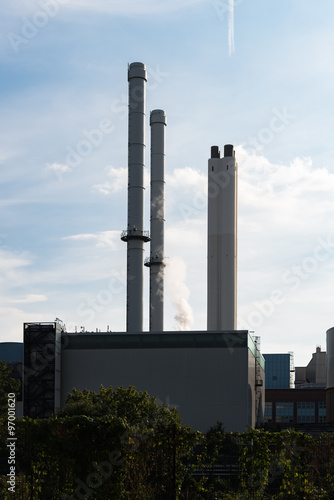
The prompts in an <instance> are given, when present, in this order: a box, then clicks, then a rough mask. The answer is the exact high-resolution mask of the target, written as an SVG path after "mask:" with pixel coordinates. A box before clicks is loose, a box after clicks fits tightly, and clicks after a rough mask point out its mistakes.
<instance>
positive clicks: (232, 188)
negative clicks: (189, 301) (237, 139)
mask: <svg viewBox="0 0 334 500" xmlns="http://www.w3.org/2000/svg"><path fill="white" fill-rule="evenodd" d="M237 168H238V165H237V163H236V161H235V151H234V148H233V146H232V145H231V144H228V145H226V146H224V156H223V158H221V157H220V150H219V147H218V146H212V148H211V158H210V159H209V162H208V273H207V280H208V287H207V290H208V293H207V296H208V302H207V324H208V330H236V328H237V216H238V213H237V206H238V204H237V203H238V171H237Z"/></svg>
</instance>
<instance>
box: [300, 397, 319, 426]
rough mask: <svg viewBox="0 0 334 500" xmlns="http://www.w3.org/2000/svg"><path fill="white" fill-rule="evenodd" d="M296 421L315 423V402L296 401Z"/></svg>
mask: <svg viewBox="0 0 334 500" xmlns="http://www.w3.org/2000/svg"><path fill="white" fill-rule="evenodd" d="M297 423H298V424H305V423H308V424H314V423H315V402H314V401H298V402H297Z"/></svg>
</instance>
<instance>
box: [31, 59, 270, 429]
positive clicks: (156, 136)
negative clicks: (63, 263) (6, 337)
mask: <svg viewBox="0 0 334 500" xmlns="http://www.w3.org/2000/svg"><path fill="white" fill-rule="evenodd" d="M146 82H147V72H146V67H145V65H144V64H143V63H138V62H135V63H132V64H130V65H129V67H128V85H129V115H128V118H129V121H128V225H127V229H126V230H124V231H123V232H122V234H121V240H122V241H124V242H126V244H127V294H126V313H127V314H126V332H121V333H114V332H113V333H111V332H106V333H93V332H91V333H89V332H81V333H71V332H66V330H65V328H64V326H63V325H62V324H61V323H60V322H59V321H55V322H51V323H25V324H24V414H25V415H29V416H32V417H41V418H43V417H48V416H49V415H51V414H52V413H53V412H55V411H57V410H58V409H59V408H61V407H62V406H63V405H64V404H65V399H66V396H67V394H68V393H69V392H71V391H72V389H73V387H75V388H77V389H92V390H98V389H99V387H100V385H101V384H102V385H104V386H105V387H107V386H113V387H117V386H124V387H128V386H129V385H133V386H135V387H136V388H137V390H141V391H147V392H148V393H149V394H150V396H155V397H157V398H158V399H159V400H160V401H161V402H163V403H167V404H168V405H169V406H176V407H177V408H178V410H179V412H180V415H181V418H182V420H183V422H184V423H185V424H188V425H190V426H191V427H192V428H193V429H196V430H201V431H207V430H208V429H209V428H210V426H214V425H215V424H216V422H217V420H220V421H222V422H223V425H224V427H225V429H226V430H227V431H244V430H245V429H246V427H247V426H248V425H251V426H252V427H255V426H256V425H259V424H260V423H261V422H262V421H263V415H264V390H265V385H264V368H265V367H264V359H263V357H262V355H261V353H260V351H259V347H258V344H257V342H256V341H254V339H253V338H252V337H251V335H250V334H249V332H248V331H244V330H243V331H238V330H237V329H236V311H237V304H236V290H237V163H236V159H235V152H234V148H233V146H232V145H226V146H225V147H224V155H223V157H221V155H220V150H219V147H218V146H213V147H212V148H211V158H210V159H209V160H208V228H209V229H208V264H207V265H208V291H207V297H208V331H200V332H199V331H185V332H184V331H182V332H166V331H164V324H163V319H164V318H163V316H164V266H165V263H164V260H165V255H164V224H165V208H164V201H165V200H164V189H165V142H166V140H165V133H166V132H165V131H166V125H167V118H166V113H165V111H164V110H162V109H156V110H153V111H151V113H150V130H151V155H150V163H151V172H150V174H151V196H150V211H151V214H150V220H151V224H150V232H149V231H147V230H145V228H144V194H145V188H144V171H145V147H146V145H145V119H146V110H145V93H146ZM148 242H150V254H149V255H150V256H149V258H147V259H146V260H144V246H145V243H148ZM203 264H204V263H203ZM145 265H146V266H147V267H148V268H149V271H150V321H149V332H143V273H144V269H145V267H144V266H145Z"/></svg>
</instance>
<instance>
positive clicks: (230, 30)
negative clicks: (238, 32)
mask: <svg viewBox="0 0 334 500" xmlns="http://www.w3.org/2000/svg"><path fill="white" fill-rule="evenodd" d="M232 52H234V0H228V53H229V55H231V54H232Z"/></svg>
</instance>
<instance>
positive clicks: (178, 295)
mask: <svg viewBox="0 0 334 500" xmlns="http://www.w3.org/2000/svg"><path fill="white" fill-rule="evenodd" d="M166 264H167V266H166V268H165V269H166V282H167V286H168V292H169V296H170V298H171V301H172V304H173V306H174V307H175V310H176V314H175V316H174V319H175V320H176V322H177V329H178V330H182V331H185V330H190V328H191V326H192V324H193V322H194V317H193V311H192V308H191V306H190V304H189V302H188V298H189V295H190V291H189V288H188V287H187V285H186V283H185V280H186V276H187V268H186V264H185V262H184V261H183V260H182V259H181V258H180V257H173V258H172V259H169V260H168V261H166Z"/></svg>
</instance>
